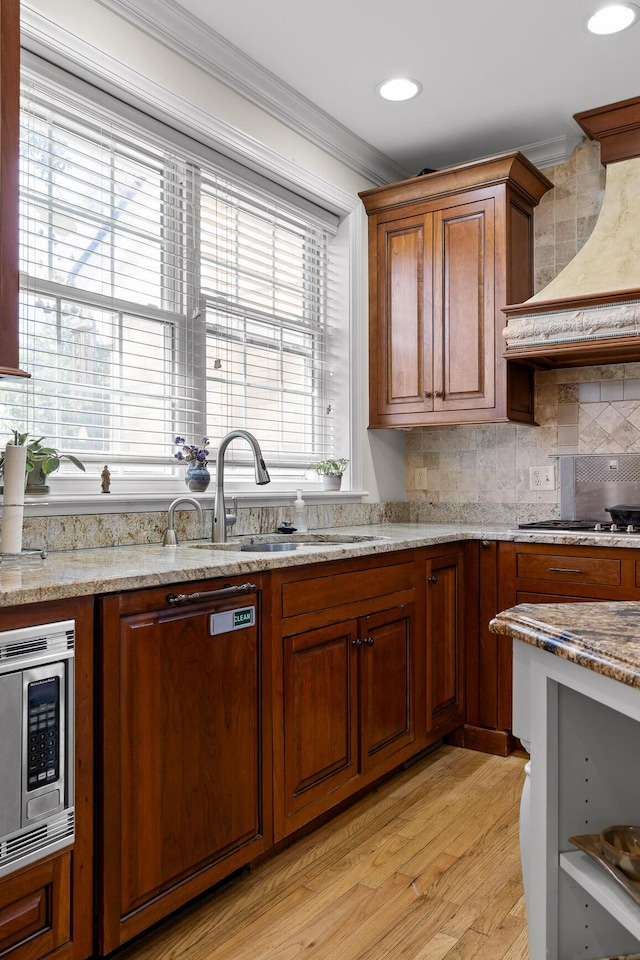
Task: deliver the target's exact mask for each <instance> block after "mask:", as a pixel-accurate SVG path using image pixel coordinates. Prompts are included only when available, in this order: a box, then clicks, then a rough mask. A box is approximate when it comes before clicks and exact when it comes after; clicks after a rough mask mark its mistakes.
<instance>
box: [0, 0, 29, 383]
mask: <svg viewBox="0 0 640 960" xmlns="http://www.w3.org/2000/svg"><path fill="white" fill-rule="evenodd" d="M0 33H1V35H2V56H1V57H0V115H1V116H2V135H1V139H0V303H1V304H2V310H0V377H2V376H5V375H11V376H23V377H24V376H26V374H25V373H24V371H22V370H19V369H18V352H19V351H18V282H19V281H18V278H19V274H18V157H19V152H20V151H19V145H18V138H19V100H20V3H19V0H0Z"/></svg>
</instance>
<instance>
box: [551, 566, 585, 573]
mask: <svg viewBox="0 0 640 960" xmlns="http://www.w3.org/2000/svg"><path fill="white" fill-rule="evenodd" d="M549 573H582V570H580V568H579V567H576V568H575V569H572V568H571V567H549Z"/></svg>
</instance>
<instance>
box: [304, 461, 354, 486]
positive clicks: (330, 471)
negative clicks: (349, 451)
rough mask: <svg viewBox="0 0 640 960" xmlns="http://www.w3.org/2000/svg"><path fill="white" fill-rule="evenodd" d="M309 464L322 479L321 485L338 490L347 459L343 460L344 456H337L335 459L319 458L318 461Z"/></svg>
mask: <svg viewBox="0 0 640 960" xmlns="http://www.w3.org/2000/svg"><path fill="white" fill-rule="evenodd" d="M311 466H312V469H313V470H315V471H316V473H317V474H318V475H319V477H320V479H321V480H322V486H323V487H324V489H325V490H339V489H340V487H341V485H342V477H343V475H344V472H345V470H346V469H347V467H348V466H349V461H348V460H345V458H344V457H337V458H336V459H335V460H321V461H320V462H319V463H312V464H311Z"/></svg>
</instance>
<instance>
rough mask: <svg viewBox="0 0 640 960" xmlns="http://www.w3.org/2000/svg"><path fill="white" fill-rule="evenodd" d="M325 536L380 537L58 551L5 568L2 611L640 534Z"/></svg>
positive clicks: (397, 530) (405, 528)
mask: <svg viewBox="0 0 640 960" xmlns="http://www.w3.org/2000/svg"><path fill="white" fill-rule="evenodd" d="M320 532H322V531H316V530H314V531H311V533H320ZM324 532H326V533H330V534H338V533H339V534H345V535H347V536H365V537H379V538H380V539H376V540H367V541H364V542H360V543H342V544H335V543H334V544H317V543H314V544H303V545H300V546H299V548H298V549H296V550H295V551H292V552H283V553H240V552H239V551H238V550H237V549H236V550H235V551H234V550H231V549H229V550H219V549H211V547H210V546H209V543H208V541H206V540H199V541H187V542H185V543H181V544H180V545H179V546H177V547H163V546H162V545H161V544H141V545H136V546H116V547H101V548H95V549H85V550H66V551H60V552H51V553H49V554H48V556H47V558H46V559H45V560H40V559H38V558H24V559H19V560H17V561H3V562H2V563H1V564H0V606H11V605H16V604H21V603H35V602H40V601H45V600H56V599H63V598H66V597H76V596H86V595H90V594H100V593H113V592H116V591H121V590H134V589H138V588H141V587H150V586H158V585H162V584H169V583H179V582H181V581H194V580H204V579H207V578H211V577H218V576H236V575H243V574H248V573H251V572H256V571H261V570H273V569H277V568H281V567H290V566H299V565H302V564H307V563H317V562H321V561H327V560H338V559H343V558H347V557H358V556H363V555H368V554H383V553H391V552H393V551H396V550H403V549H408V548H413V547H421V546H436V545H438V544H443V543H452V542H456V541H461V540H514V541H518V542H521V543H554V544H569V545H582V546H584V545H589V546H594V545H598V546H614V547H620V546H622V547H636V548H639V547H640V537H639V538H637V539H636V538H634V537H630V536H629V535H627V536H626V537H625V536H624V535H617V536H616V535H607V534H597V533H580V534H576V533H573V534H569V533H558V532H553V533H548V532H541V531H538V530H536V531H531V530H527V531H523V530H517V529H514V528H512V527H509V526H507V525H505V524H477V523H382V524H372V525H365V526H357V527H333V528H331V529H330V530H326V531H324Z"/></svg>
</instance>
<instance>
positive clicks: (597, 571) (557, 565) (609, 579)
mask: <svg viewBox="0 0 640 960" xmlns="http://www.w3.org/2000/svg"><path fill="white" fill-rule="evenodd" d="M516 576H517V577H519V578H525V579H528V580H551V581H552V582H555V583H563V582H564V583H598V584H601V585H603V586H608V587H617V586H620V584H621V583H622V565H621V562H620V560H615V559H604V558H602V559H600V558H598V559H596V558H592V557H579V556H578V557H567V556H553V555H548V554H529V553H519V554H518V555H517V557H516Z"/></svg>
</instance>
